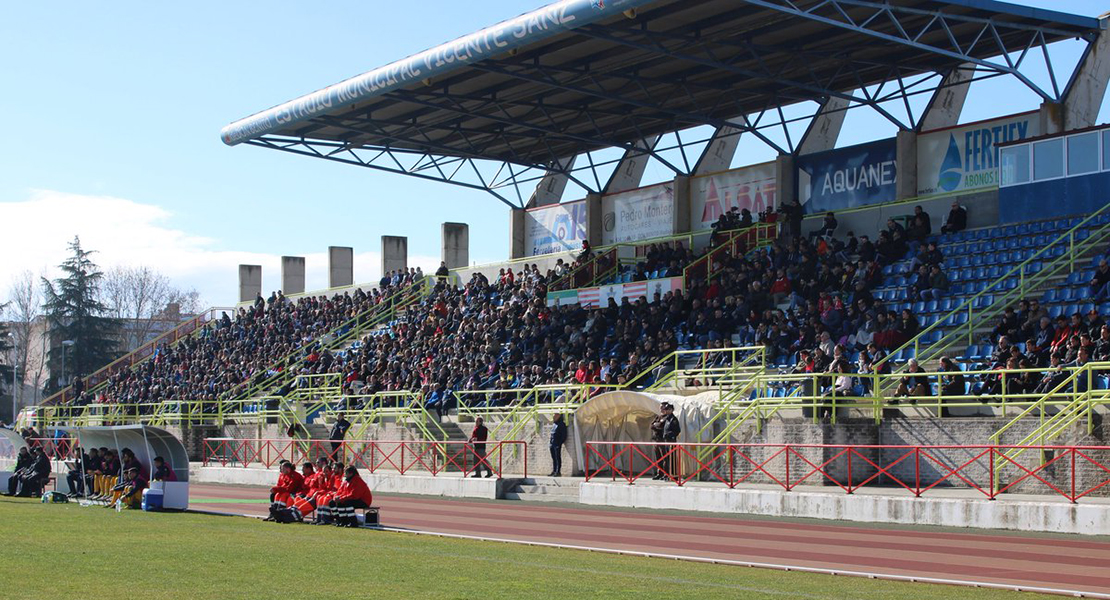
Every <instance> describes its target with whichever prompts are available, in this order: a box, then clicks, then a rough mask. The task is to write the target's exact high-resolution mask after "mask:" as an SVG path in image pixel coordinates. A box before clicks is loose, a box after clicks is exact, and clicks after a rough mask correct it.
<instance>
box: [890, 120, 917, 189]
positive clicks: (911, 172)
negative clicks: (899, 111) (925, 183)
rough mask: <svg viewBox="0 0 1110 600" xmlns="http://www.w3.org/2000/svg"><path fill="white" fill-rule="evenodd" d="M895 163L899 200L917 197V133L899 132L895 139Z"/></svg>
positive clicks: (901, 130)
mask: <svg viewBox="0 0 1110 600" xmlns="http://www.w3.org/2000/svg"><path fill="white" fill-rule="evenodd" d="M894 144H895V155H894V156H895V159H894V160H895V161H896V164H897V167H896V168H897V169H898V174H897V182H896V184H895V189H896V190H897V195H896V196H895V197H896V198H897V199H898V200H906V199H908V198H913V197H916V196H917V132H916V131H912V130H909V129H900V130H898V136H897V137H896V138H895V141H894Z"/></svg>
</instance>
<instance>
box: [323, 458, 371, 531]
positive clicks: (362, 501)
mask: <svg viewBox="0 0 1110 600" xmlns="http://www.w3.org/2000/svg"><path fill="white" fill-rule="evenodd" d="M373 502H374V496H373V494H371V493H370V488H369V487H368V486H367V485H366V482H365V481H363V480H362V477H360V476H359V474H358V469H355V468H354V467H347V468H346V469H344V470H343V482H342V483H341V484H339V489H338V490H337V491H336V493H335V499H334V500H332V501H331V502H330V503H329V504H328V507H329V508H330V509H331V512H332V515H333V518H334V519H335V525H336V526H337V527H358V517H357V516H356V514H355V511H356V510H359V509H366V508H370V506H371V505H372V504H373Z"/></svg>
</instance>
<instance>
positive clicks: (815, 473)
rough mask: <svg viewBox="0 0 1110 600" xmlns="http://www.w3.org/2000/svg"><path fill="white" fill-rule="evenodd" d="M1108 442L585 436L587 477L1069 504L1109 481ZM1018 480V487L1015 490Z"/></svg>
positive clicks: (631, 481)
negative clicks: (711, 440)
mask: <svg viewBox="0 0 1110 600" xmlns="http://www.w3.org/2000/svg"><path fill="white" fill-rule="evenodd" d="M1097 454H1103V455H1105V456H1107V457H1110V446H959V445H952V446H884V445H845V446H840V445H828V444H685V443H669V444H667V443H644V442H587V444H586V461H585V463H586V464H585V471H586V481H590V480H591V479H595V478H598V477H601V476H606V475H607V476H609V477H610V478H611V479H612V480H614V481H615V480H617V479H623V480H625V481H627V482H628V483H629V484H631V483H633V482H635V481H636V480H637V479H642V478H645V477H650V478H654V479H664V480H667V481H671V482H673V483H676V484H678V485H683V484H685V483H688V482H690V481H710V482H713V481H715V482H719V483H723V484H725V485H727V486H728V487H729V488H735V487H736V486H737V485H739V484H741V483H762V484H772V485H777V486H780V487H781V488H782V489H784V490H786V491H791V490H793V489H795V488H797V487H798V486H800V485H825V486H830V487H831V486H836V487H839V488H840V489H842V490H844V491H845V493H848V494H851V493H853V492H855V491H856V490H859V489H860V488H863V487H876V486H883V487H888V488H896V489H898V488H900V489H905V490H908V491H909V492H911V493H913V494H914V496H921V495H922V494H924V493H926V492H928V491H930V490H934V489H937V488H951V487H962V488H966V489H972V490H976V491H978V492H980V493H982V494H983V496H985V497H987V498H989V499H991V500H993V499H995V498H997V497H998V496H999V495H1000V494H1003V493H1006V492H1011V493H1013V492H1017V491H1021V492H1022V493H1042V494H1044V493H1051V494H1059V495H1061V496H1063V497H1064V498H1067V499H1068V500H1069V501H1071V502H1076V501H1078V500H1079V499H1080V498H1083V497H1085V496H1089V495H1091V494H1093V493H1094V492H1096V491H1097V490H1100V489H1102V488H1104V487H1106V486H1110V460H1105V459H1102V458H1099V457H1096V456H1095V455H1097ZM1019 486H1020V488H1019Z"/></svg>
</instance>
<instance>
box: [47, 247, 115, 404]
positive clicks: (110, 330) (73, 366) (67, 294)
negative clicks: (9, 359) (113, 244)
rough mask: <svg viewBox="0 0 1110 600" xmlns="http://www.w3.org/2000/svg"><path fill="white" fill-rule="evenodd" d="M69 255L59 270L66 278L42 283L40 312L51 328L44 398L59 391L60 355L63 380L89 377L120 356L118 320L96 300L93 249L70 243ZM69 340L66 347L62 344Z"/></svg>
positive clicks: (96, 272) (97, 275) (96, 271)
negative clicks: (108, 315)
mask: <svg viewBox="0 0 1110 600" xmlns="http://www.w3.org/2000/svg"><path fill="white" fill-rule="evenodd" d="M69 249H70V252H72V255H71V256H70V257H69V258H67V259H66V260H65V262H63V263H62V264H60V265H58V267H59V268H60V269H61V270H62V273H63V274H64V276H63V277H60V278H58V279H55V280H54V281H53V283H51V282H50V281H48V280H46V279H45V278H44V279H43V280H42V283H43V290H44V292H45V297H46V302H45V303H44V304H43V309H44V310H45V312H46V316H47V319H48V322H49V324H50V352H49V358H48V360H49V368H50V373H51V374H52V375H51V377H50V381H48V382H47V384H46V390H45V391H46V393H47V394H51V393H54V392H56V391H58V390H60V389H62V387H64V386H60V385H59V384H60V383H61V381H62V379H61V374H62V362H63V361H62V353H63V352H65V374H66V378H67V379H69V380H72V379H73V377H75V376H84V375H88V374H89V373H92V372H94V371H96V370H97V369H99V368H100V367H102V366H104V365H106V364H108V363H110V362H112V361H113V360H114V359H115V358H116V357H118V356H119V352H118V351H117V348H118V346H119V333H120V327H121V324H120V322H119V320H117V319H112V318H109V317H106V316H104V315H106V314H107V313H108V307H107V306H105V305H104V303H102V302H100V300H99V299H98V298H99V297H100V282H101V280H102V279H103V277H104V274H103V273H101V272H100V270H99V268H98V267H97V266H96V263H94V262H93V261H92V259H91V258H90V257H91V256H92V254H93V251H91V250H84V249H83V248H81V240H80V239H79V238H77V237H74V238H73V242H71V243H70V244H69ZM66 340H72V341H73V344H72V345H71V346H70V347H68V348H67V347H65V345H63V344H62V342H63V341H66Z"/></svg>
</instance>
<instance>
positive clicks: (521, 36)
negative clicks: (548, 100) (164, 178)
mask: <svg viewBox="0 0 1110 600" xmlns="http://www.w3.org/2000/svg"><path fill="white" fill-rule="evenodd" d="M654 1H655V0H562V1H561V2H556V3H554V4H551V5H548V6H544V7H543V8H539V9H537V10H534V11H532V12H529V13H525V14H523V15H521V16H519V17H516V18H515V19H509V20H508V21H502V22H501V23H498V24H497V25H493V26H491V27H487V28H485V29H483V30H481V31H478V32H476V33H472V34H470V35H468V36H465V37H461V38H459V39H457V40H455V41H453V42H447V43H446V44H442V45H439V46H436V47H435V48H432V49H430V50H425V51H424V52H421V53H419V54H415V55H413V56H410V57H408V58H405V59H402V60H399V61H397V62H394V63H392V64H389V65H386V66H384V67H380V68H378V69H374V70H373V71H369V72H367V73H363V74H362V75H359V76H357V77H352V78H350V79H348V80H346V81H342V82H340V83H337V84H335V85H331V86H328V87H326V88H324V89H322V90H320V91H318V92H313V93H311V94H308V95H307V96H302V97H300V98H297V99H296V100H290V101H289V102H286V103H284V104H279V105H278V106H275V107H273V108H271V109H268V110H264V111H262V112H260V113H257V114H255V115H252V116H249V117H247V118H245V119H240V120H238V121H236V122H234V123H232V124H230V125H228V126H227V127H224V129H223V131H222V132H220V137H221V138H222V139H223V141H224V143H225V144H228V145H235V144H238V143H240V142H245V141H247V140H249V139H252V138H255V137H258V136H260V135H265V134H267V133H273V132H274V131H277V130H279V129H282V128H284V127H287V126H288V125H289V124H290V123H296V122H299V121H304V120H307V119H310V118H312V117H313V116H315V115H317V114H319V113H322V112H326V111H329V110H332V109H334V108H340V107H343V106H349V105H351V104H354V103H356V102H360V101H363V100H366V99H367V98H372V97H375V96H380V95H382V94H385V93H386V92H390V91H393V90H396V89H399V88H401V87H403V86H405V85H408V84H409V83H411V82H413V81H421V80H424V79H429V78H432V77H435V76H437V75H442V74H444V73H447V72H449V71H452V70H454V69H456V68H458V66H459V65H465V64H471V63H475V62H478V61H480V60H484V59H486V58H490V57H492V56H497V55H500V54H504V53H506V52H508V51H510V50H512V49H514V48H520V47H523V46H526V45H528V44H532V43H535V42H537V41H540V40H543V39H546V38H549V37H551V36H554V35H557V34H559V33H562V32H563V31H567V30H571V29H575V28H578V27H582V26H584V25H589V24H591V23H595V22H597V21H600V20H602V19H605V18H606V17H611V16H613V15H617V14H620V13H622V12H624V11H626V10H630V9H634V8H638V7H640V6H643V5H645V4H648V3H650V2H654Z"/></svg>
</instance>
